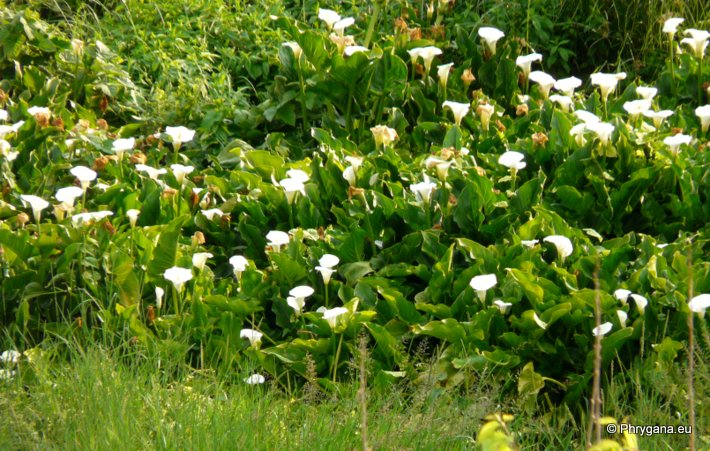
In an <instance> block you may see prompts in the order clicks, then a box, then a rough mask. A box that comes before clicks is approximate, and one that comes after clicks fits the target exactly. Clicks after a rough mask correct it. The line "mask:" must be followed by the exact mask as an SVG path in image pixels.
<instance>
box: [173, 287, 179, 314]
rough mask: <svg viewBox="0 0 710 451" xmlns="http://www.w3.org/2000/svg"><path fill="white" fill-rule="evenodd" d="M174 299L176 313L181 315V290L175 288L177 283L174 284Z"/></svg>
mask: <svg viewBox="0 0 710 451" xmlns="http://www.w3.org/2000/svg"><path fill="white" fill-rule="evenodd" d="M173 293H174V296H173V300H174V304H175V306H174V307H175V315H177V316H180V292H179V291H178V290H177V288H175V285H173Z"/></svg>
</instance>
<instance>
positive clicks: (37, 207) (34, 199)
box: [20, 194, 49, 223]
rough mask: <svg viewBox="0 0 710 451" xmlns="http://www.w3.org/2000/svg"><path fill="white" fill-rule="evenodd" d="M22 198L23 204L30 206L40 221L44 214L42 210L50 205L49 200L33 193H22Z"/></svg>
mask: <svg viewBox="0 0 710 451" xmlns="http://www.w3.org/2000/svg"><path fill="white" fill-rule="evenodd" d="M20 200H21V201H22V203H23V204H25V205H29V206H30V208H31V209H32V216H34V218H35V222H37V223H39V220H40V217H41V216H42V210H44V209H45V208H47V207H49V202H47V201H46V200H44V199H42V198H41V197H38V196H34V195H32V194H22V195H20Z"/></svg>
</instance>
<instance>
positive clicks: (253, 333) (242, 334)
mask: <svg viewBox="0 0 710 451" xmlns="http://www.w3.org/2000/svg"><path fill="white" fill-rule="evenodd" d="M263 336H264V334H262V333H261V332H259V331H258V330H254V329H242V330H240V331H239V338H246V339H247V340H249V344H250V345H251V346H253V347H255V348H258V347H259V346H261V338H262V337H263Z"/></svg>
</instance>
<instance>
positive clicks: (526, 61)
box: [515, 53, 542, 77]
mask: <svg viewBox="0 0 710 451" xmlns="http://www.w3.org/2000/svg"><path fill="white" fill-rule="evenodd" d="M535 61H542V55H541V54H539V53H531V54H529V55H521V56H519V57H517V58H516V59H515V64H516V65H517V66H518V67H519V68H520V69H521V70H522V71H523V74H525V76H526V77H527V76H529V75H530V70H531V68H532V63H534V62H535Z"/></svg>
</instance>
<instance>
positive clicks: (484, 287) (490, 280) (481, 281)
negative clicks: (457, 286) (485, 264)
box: [468, 274, 498, 302]
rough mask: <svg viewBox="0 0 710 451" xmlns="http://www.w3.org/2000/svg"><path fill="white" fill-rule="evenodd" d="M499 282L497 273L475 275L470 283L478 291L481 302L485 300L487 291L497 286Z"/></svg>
mask: <svg viewBox="0 0 710 451" xmlns="http://www.w3.org/2000/svg"><path fill="white" fill-rule="evenodd" d="M497 283H498V279H497V278H496V275H495V274H483V275H480V276H475V277H473V278H472V279H471V281H470V282H469V283H468V284H469V285H470V286H471V288H473V289H474V290H475V291H476V293H477V294H478V298H479V299H480V300H481V302H485V301H486V292H487V291H488V290H490V289H491V288H493V287H494V286H496V284H497Z"/></svg>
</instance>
